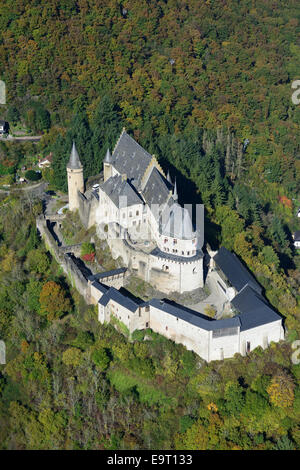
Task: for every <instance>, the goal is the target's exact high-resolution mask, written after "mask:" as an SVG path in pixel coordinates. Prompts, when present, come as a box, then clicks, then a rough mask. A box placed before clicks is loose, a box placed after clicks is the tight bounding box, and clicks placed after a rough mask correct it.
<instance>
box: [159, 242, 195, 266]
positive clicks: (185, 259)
mask: <svg viewBox="0 0 300 470" xmlns="http://www.w3.org/2000/svg"><path fill="white" fill-rule="evenodd" d="M150 254H151V255H153V256H157V257H158V258H165V259H169V260H171V261H177V262H179V261H180V262H181V263H192V262H193V261H197V260H198V259H200V258H203V252H202V250H197V252H196V254H195V255H194V256H190V257H187V256H177V255H172V254H171V253H166V252H164V251H161V250H160V249H159V248H158V247H157V246H156V247H155V248H154V249H153V250H152V251H151V253H150Z"/></svg>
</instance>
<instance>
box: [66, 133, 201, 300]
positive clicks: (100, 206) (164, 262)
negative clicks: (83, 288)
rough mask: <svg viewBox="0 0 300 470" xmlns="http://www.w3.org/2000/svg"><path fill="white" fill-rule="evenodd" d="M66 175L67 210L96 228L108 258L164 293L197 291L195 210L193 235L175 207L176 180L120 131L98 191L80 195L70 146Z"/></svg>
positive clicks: (79, 173) (186, 213) (186, 216)
mask: <svg viewBox="0 0 300 470" xmlns="http://www.w3.org/2000/svg"><path fill="white" fill-rule="evenodd" d="M67 172H68V191H69V209H70V210H71V211H73V210H76V209H78V210H79V214H80V218H81V220H82V222H83V224H84V225H85V227H87V228H88V227H91V226H92V225H94V224H96V226H97V228H98V231H99V232H100V231H101V228H102V231H101V236H102V237H104V236H105V237H106V238H107V243H108V245H109V247H110V250H111V253H112V256H113V258H114V259H116V258H118V257H120V258H122V260H123V264H125V265H126V266H128V267H130V269H131V270H133V272H135V273H136V275H137V276H139V277H141V278H142V279H143V280H144V281H146V282H149V283H151V284H152V285H153V286H154V287H156V288H158V289H159V290H160V291H162V292H165V293H170V292H172V291H175V292H180V293H182V292H188V291H193V290H195V289H197V288H199V287H203V252H202V246H203V238H204V234H203V222H202V219H201V212H200V211H198V213H199V212H200V217H198V219H201V220H200V223H199V222H198V225H199V228H200V230H199V229H198V231H197V230H196V229H195V228H194V224H193V222H192V211H191V210H189V209H187V208H183V207H182V206H181V205H180V204H178V193H177V185H176V181H175V184H174V185H173V184H172V182H171V179H170V175H169V174H168V175H167V176H166V175H165V174H164V172H163V170H162V168H161V166H160V165H159V163H158V161H157V160H156V158H155V156H154V155H150V154H149V153H148V152H146V151H145V150H144V149H143V148H142V147H141V146H140V145H139V144H138V143H137V142H136V141H135V140H134V139H133V138H132V137H130V136H129V135H128V134H127V132H126V131H125V129H123V131H122V133H121V135H120V137H119V139H118V141H117V144H116V146H115V148H114V150H113V152H112V154H111V153H110V151H109V150H107V153H106V157H105V159H104V164H103V173H104V181H103V182H102V183H101V184H100V185H99V188H98V187H97V188H96V189H92V190H89V191H86V192H85V193H84V181H83V168H82V164H81V162H80V159H79V156H78V153H77V150H76V147H75V144H74V143H73V148H72V152H71V157H70V160H69V163H68V165H67ZM96 186H98V185H96ZM105 228H106V230H107V231H108V233H106V234H105V231H104V229H105Z"/></svg>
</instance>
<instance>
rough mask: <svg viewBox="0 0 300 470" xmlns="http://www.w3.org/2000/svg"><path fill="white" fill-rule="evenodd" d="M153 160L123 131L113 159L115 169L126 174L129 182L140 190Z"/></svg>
mask: <svg viewBox="0 0 300 470" xmlns="http://www.w3.org/2000/svg"><path fill="white" fill-rule="evenodd" d="M151 160H152V156H151V155H150V153H148V152H146V150H144V149H143V147H141V146H140V145H139V144H138V143H137V142H136V141H135V140H134V139H133V138H132V137H130V135H129V134H127V132H126V131H125V130H123V132H122V134H121V136H120V138H119V140H118V142H117V145H116V147H115V149H114V151H113V154H112V157H111V163H112V165H113V166H114V167H115V169H116V170H117V171H118V172H119V173H120V174H124V173H125V174H126V175H127V178H128V180H129V181H130V182H131V183H132V184H133V185H134V186H135V187H136V188H137V189H139V188H140V185H141V180H142V177H143V175H144V173H145V171H146V169H147V167H148V165H149V163H150V162H151Z"/></svg>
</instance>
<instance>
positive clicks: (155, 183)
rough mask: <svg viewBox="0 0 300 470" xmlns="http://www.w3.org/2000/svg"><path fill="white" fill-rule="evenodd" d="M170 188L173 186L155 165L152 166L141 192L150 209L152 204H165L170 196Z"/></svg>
mask: <svg viewBox="0 0 300 470" xmlns="http://www.w3.org/2000/svg"><path fill="white" fill-rule="evenodd" d="M172 188H173V186H172V185H171V184H170V183H169V182H168V180H167V179H166V178H165V177H164V176H163V175H162V174H161V173H160V172H159V171H158V169H157V168H156V167H153V169H152V171H151V174H150V176H149V178H148V181H147V183H146V185H145V187H144V189H143V192H142V193H143V197H144V199H145V201H146V202H147V204H148V205H149V206H150V209H151V205H152V204H159V205H161V204H165V203H166V202H167V200H168V198H169V197H170V190H171V189H172Z"/></svg>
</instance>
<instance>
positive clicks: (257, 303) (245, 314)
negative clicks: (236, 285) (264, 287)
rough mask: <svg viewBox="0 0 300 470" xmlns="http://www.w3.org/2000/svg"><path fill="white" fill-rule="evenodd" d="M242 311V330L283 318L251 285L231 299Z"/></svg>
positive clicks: (240, 316)
mask: <svg viewBox="0 0 300 470" xmlns="http://www.w3.org/2000/svg"><path fill="white" fill-rule="evenodd" d="M231 303H232V305H233V306H234V307H235V308H236V309H237V310H238V311H239V312H240V315H239V316H238V317H239V318H240V322H241V331H244V330H249V329H251V328H255V327H257V326H260V325H264V324H267V323H272V322H274V321H278V320H281V317H280V316H279V315H278V314H277V313H276V312H274V310H273V309H272V308H271V307H270V306H269V305H268V302H267V300H266V299H264V298H263V297H262V296H261V295H259V293H258V292H256V291H255V290H253V289H252V288H251V287H250V286H249V285H247V286H245V287H244V288H243V289H242V290H241V291H240V292H239V293H238V294H237V295H236V296H235V297H234V299H233V300H232V301H231Z"/></svg>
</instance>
